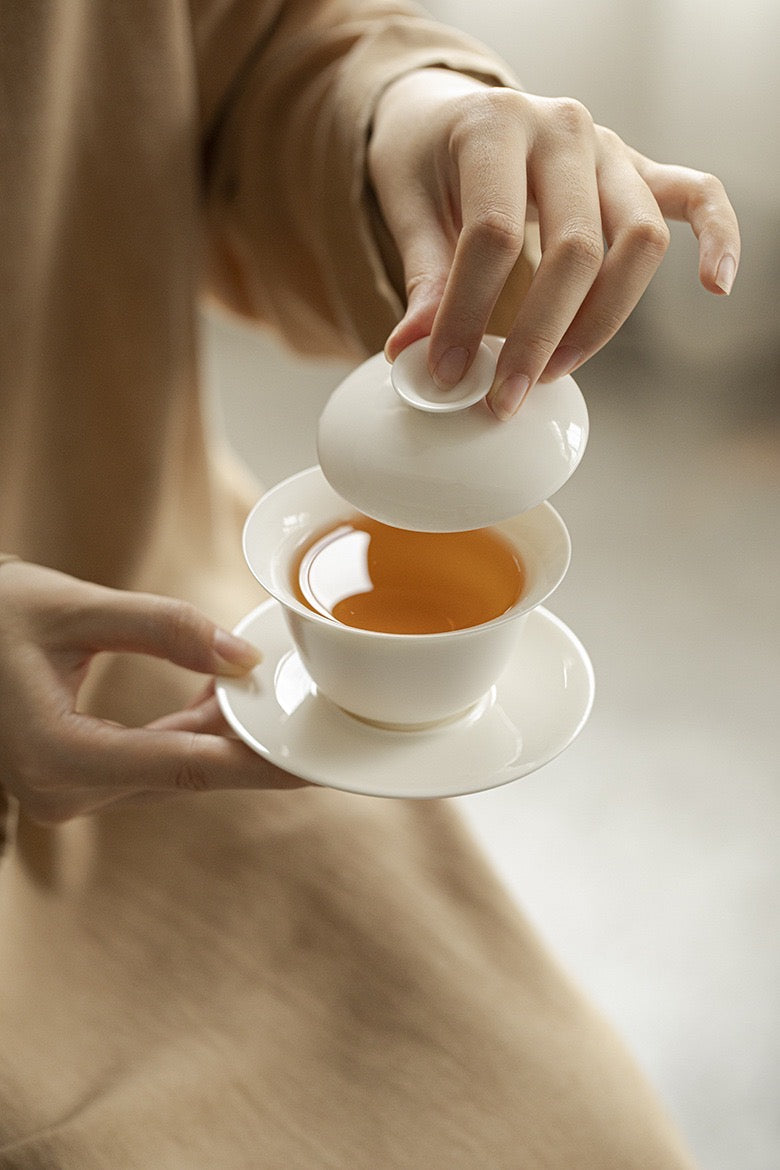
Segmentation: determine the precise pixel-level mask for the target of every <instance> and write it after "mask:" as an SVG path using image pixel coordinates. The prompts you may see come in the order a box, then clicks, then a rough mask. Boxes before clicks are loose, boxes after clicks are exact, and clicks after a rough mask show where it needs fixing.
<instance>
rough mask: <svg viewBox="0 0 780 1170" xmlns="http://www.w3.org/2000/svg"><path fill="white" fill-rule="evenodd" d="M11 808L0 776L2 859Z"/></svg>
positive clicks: (0, 561) (5, 556)
mask: <svg viewBox="0 0 780 1170" xmlns="http://www.w3.org/2000/svg"><path fill="white" fill-rule="evenodd" d="M18 560H19V558H18V557H17V556H15V555H14V554H13V553H3V552H0V568H2V566H3V565H4V564H6V563H7V562H8V561H18ZM10 821H11V806H10V802H9V799H8V795H7V793H6V791H5V788H4V787H3V778H2V776H0V858H2V856H3V853H4V852H5V847H6V844H7V843H8V840H9V838H10V836H11V825H10Z"/></svg>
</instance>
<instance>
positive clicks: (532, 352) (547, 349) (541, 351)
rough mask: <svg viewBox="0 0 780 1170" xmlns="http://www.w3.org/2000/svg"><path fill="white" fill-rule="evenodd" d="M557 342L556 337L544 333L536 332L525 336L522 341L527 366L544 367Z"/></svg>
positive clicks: (540, 368) (533, 367) (539, 368)
mask: <svg viewBox="0 0 780 1170" xmlns="http://www.w3.org/2000/svg"><path fill="white" fill-rule="evenodd" d="M557 344H558V341H557V338H555V337H548V336H547V335H546V334H544V333H538V332H537V333H535V334H532V335H531V336H530V337H529V338H527V340H526V341H525V343H524V349H525V352H526V355H527V359H528V366H529V368H531V369H536V370H542V369H544V367H545V366H546V365H547V362H548V360H549V358H550V355H551V353H552V352H553V350H554V349H555V347H556V345H557Z"/></svg>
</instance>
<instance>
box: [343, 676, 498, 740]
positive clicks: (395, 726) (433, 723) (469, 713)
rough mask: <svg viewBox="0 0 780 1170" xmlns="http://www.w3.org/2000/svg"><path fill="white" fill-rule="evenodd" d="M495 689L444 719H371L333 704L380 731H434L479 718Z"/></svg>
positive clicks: (492, 697) (493, 696) (357, 720)
mask: <svg viewBox="0 0 780 1170" xmlns="http://www.w3.org/2000/svg"><path fill="white" fill-rule="evenodd" d="M495 690H496V688H495V686H493V687H491V688H490V690H489V691H487V693H486V694H484V695H482V697H481V698H479V699H477V700H476V702H474V703H469V705H468V706H467V707H464V708H463V709H462V710H461V711H456V712H455V713H454V714H453V715H446V716H445V717H444V718H443V719H429V720H425V721H422V722H414V723H392V722H389V721H387V720H384V719H369V718H368V717H367V716H365V715H358V714H357V713H356V712H355V711H349V710H348V709H347V708H346V707H341V706H339V704H338V703H333V706H334V707H336V708H337V710H339V711H341V712H342V714H344V715H348V716H349V718H350V719H354V720H356V722H358V723H365V725H366V726H367V727H376V728H378V729H379V730H380V731H401V732H412V731H433V730H438V729H439V728H442V727H449V726H450V725H451V724H453V723H460V722H461V720H464V719H477V718H479V716H480V715H482V713H483V711H484V710H485V709H486V707H488V706H489V705H490V703H491V702H492V701H493V699H494V698H495ZM320 695H321V697H322V698H325V696H324V695H322V692H320ZM328 702H332V700H328Z"/></svg>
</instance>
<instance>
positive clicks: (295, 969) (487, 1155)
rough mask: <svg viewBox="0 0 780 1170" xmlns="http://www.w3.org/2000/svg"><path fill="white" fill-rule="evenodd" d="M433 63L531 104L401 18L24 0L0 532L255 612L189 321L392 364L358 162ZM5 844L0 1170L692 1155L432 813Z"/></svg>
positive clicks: (2, 391) (2, 334)
mask: <svg viewBox="0 0 780 1170" xmlns="http://www.w3.org/2000/svg"><path fill="white" fill-rule="evenodd" d="M422 65H444V66H446V67H449V68H454V69H460V70H465V71H468V72H470V73H472V74H474V75H475V76H478V77H483V78H485V79H487V80H489V81H490V82H491V83H498V84H508V85H512V84H515V82H514V79H513V78H512V77H511V75H510V74H509V72H508V71H507V70H506V69H505V68H504V66H503V65H502V64H501V63H500V62H499V61H497V60H495V59H494V57H493V55H492V54H490V53H489V52H488V51H487V50H486V49H484V48H483V47H482V46H479V45H477V44H475V43H474V42H473V41H472V40H470V39H469V38H468V37H465V36H462V35H461V34H459V33H456V32H452V31H449V30H446V29H443V28H441V27H439V26H437V25H436V24H435V23H433V22H431V20H430V19H429V18H428V17H427V16H426V15H425V14H424V13H422V12H421V11H420V10H416V9H413V8H410V7H407V6H405V5H401V4H397V3H394V2H392V0H388V2H383V0H367V2H365V3H361V2H359V0H290V2H289V3H284V2H283V0H259V2H252V3H250V2H248V0H245V2H238V0H235V2H231V0H200V2H195V3H192V4H191V5H187V4H186V3H184V0H138V2H137V3H135V2H134V3H126V4H119V3H108V2H107V0H89V2H88V0H68V2H67V3H60V4H51V3H46V2H44V0H25V2H24V3H21V4H3V5H2V6H0V174H1V175H2V197H1V198H0V404H1V405H0V548H4V549H6V550H8V551H9V552H11V553H16V554H18V555H19V556H21V557H22V558H25V559H28V560H31V561H35V562H39V563H41V564H45V565H50V566H53V567H56V568H59V569H62V570H64V571H66V572H68V573H72V574H74V575H77V576H81V577H84V578H86V579H88V580H93V581H98V582H102V583H105V584H109V585H113V586H117V587H120V588H128V589H144V590H151V591H154V592H160V593H165V594H170V595H173V596H178V597H182V598H186V599H188V600H189V601H192V602H194V603H195V604H196V605H198V606H200V607H201V608H202V609H203V610H205V611H206V612H207V613H208V614H209V615H210V616H211V617H213V618H214V619H215V620H217V621H220V622H222V623H224V624H226V625H231V624H232V623H233V622H234V621H236V620H237V619H238V618H239V617H240V616H241V615H242V614H244V613H245V612H246V611H248V610H249V609H251V608H253V607H254V606H255V605H256V604H257V603H258V600H259V598H258V593H257V588H256V586H255V584H254V583H253V581H252V580H251V578H250V576H249V574H248V572H247V570H246V569H245V567H244V565H243V562H242V557H241V551H240V529H241V525H242V522H243V518H244V516H245V514H246V511H247V508H248V507H249V505H250V504H251V503H252V502H253V500H254V498H255V497H256V495H257V492H258V490H259V489H258V486H257V485H256V484H255V483H254V482H252V480H251V478H250V477H249V476H248V475H247V473H246V472H245V471H244V470H243V469H242V468H240V467H238V466H237V464H236V463H235V461H234V460H233V459H232V458H231V457H230V456H229V454H228V453H227V452H226V451H225V450H224V449H223V448H222V444H221V442H220V440H219V437H218V436H216V435H215V434H214V433H212V430H211V428H210V426H209V422H208V420H209V417H210V416H209V411H208V408H207V406H204V403H203V402H202V400H201V388H200V381H199V371H198V312H199V304H200V302H201V300H202V298H203V297H204V296H207V295H212V296H217V297H218V298H219V299H220V300H221V301H222V302H223V303H224V304H226V305H227V306H229V307H230V308H232V309H233V310H235V311H237V312H240V313H242V314H245V315H247V316H249V317H251V318H253V319H255V320H257V321H258V322H262V323H264V324H265V325H266V326H267V327H270V328H272V329H274V330H275V331H276V332H277V333H278V334H280V335H281V336H282V337H283V338H284V339H286V341H287V342H289V343H290V344H291V345H294V346H296V347H297V348H298V349H300V350H303V351H307V352H310V353H319V354H334V353H338V354H342V355H345V354H346V355H351V356H354V357H355V358H356V359H357V358H361V357H363V356H365V354H366V353H368V352H372V351H375V350H377V349H379V348H381V346H382V344H383V342H384V340H385V337H386V334H387V332H388V330H389V329H390V327H391V326H392V324H393V322H394V321H395V320H396V319H397V315H398V312H399V309H400V299H399V289H398V278H397V274H388V273H387V272H386V271H385V268H384V267H383V266H382V263H381V261H380V254H379V250H378V247H377V244H376V240H377V238H378V233H380V232H381V230H382V225H381V223H380V222H379V220H378V217H377V212H376V208H375V207H374V206H373V204H372V201H371V196H370V192H369V191H368V190H367V186H366V180H365V173H364V171H365V166H364V154H365V144H366V139H367V135H368V133H369V131H370V123H371V117H372V113H373V110H374V107H375V104H376V101H377V98H378V95H379V94H380V93H381V92H382V90H383V88H384V87H385V86H386V85H387V84H388V83H389V82H390V81H391V80H392V79H393V78H394V77H397V76H399V75H400V74H402V73H403V72H405V71H407V70H409V69H412V68H416V67H418V66H422ZM270 393H274V387H272V386H259V387H258V408H257V420H256V425H257V426H258V427H260V426H262V425H263V408H262V395H263V394H270ZM289 407H290V425H291V426H294V425H295V403H294V402H290V404H289ZM3 571H11V570H10V569H9V568H8V567H7V566H0V572H3ZM261 649H262V648H261ZM201 685H202V680H200V679H196V678H193V677H191V676H190V675H188V674H187V673H186V672H184V671H181V670H179V669H177V668H174V667H173V666H171V665H170V664H166V663H161V662H156V661H150V660H147V659H141V658H138V657H131V656H108V655H105V656H100V657H99V658H98V659H97V660H96V661H95V663H94V664H93V667H92V669H91V672H90V675H89V678H88V680H87V684H86V686H85V690H84V695H83V703H84V706H85V707H86V708H88V709H90V710H92V711H94V712H96V713H98V714H100V715H102V716H105V717H106V718H110V719H116V720H120V721H122V722H125V723H128V724H140V723H143V722H145V721H147V720H149V719H152V718H154V717H156V716H158V715H160V714H162V713H164V712H166V711H171V710H175V709H177V708H178V707H180V706H181V705H182V704H183V703H185V702H186V701H188V700H189V698H191V697H192V695H193V694H194V693H195V692H196V691H197V690H199V689H200V687H201ZM1 700H2V697H1V696H0V701H1ZM6 830H7V833H6V835H7V841H6V845H5V851H4V855H3V857H2V860H0V1168H2V1170H136V1168H137V1170H150V1168H153V1170H206V1168H207V1167H208V1168H209V1170H211V1168H213V1167H220V1168H224V1170H277V1168H280V1167H286V1168H287V1167H289V1168H291V1170H295V1168H299V1170H328V1168H333V1170H383V1168H387V1170H390V1168H404V1170H406V1168H409V1170H412V1168H414V1170H418V1168H420V1167H426V1168H427V1170H439V1168H440V1170H477V1168H479V1170H526V1168H528V1170H574V1168H575V1167H576V1168H577V1170H596V1168H598V1170H608V1168H614V1170H617V1168H620V1170H630V1168H633V1167H636V1168H637V1170H639V1168H640V1167H641V1170H681V1168H682V1167H685V1166H688V1165H689V1164H690V1163H689V1162H688V1160H687V1155H686V1154H685V1153H684V1152H683V1150H682V1149H681V1146H680V1143H679V1140H678V1138H677V1137H676V1135H675V1133H674V1132H673V1129H672V1127H671V1126H670V1124H669V1122H668V1120H667V1118H666V1116H665V1115H664V1113H663V1111H662V1110H661V1108H660V1107H659V1106H658V1104H657V1103H656V1101H655V1099H654V1097H653V1094H652V1093H651V1091H650V1090H649V1089H648V1087H647V1085H646V1084H645V1082H644V1080H643V1078H642V1076H641V1074H640V1073H639V1072H638V1071H637V1069H636V1067H635V1065H634V1063H633V1062H632V1061H631V1059H630V1058H629V1057H628V1056H627V1055H626V1053H625V1052H624V1050H623V1048H622V1045H621V1044H620V1042H619V1041H618V1040H617V1039H616V1038H615V1036H614V1035H613V1033H612V1031H611V1029H610V1028H609V1026H608V1025H607V1024H606V1023H605V1022H604V1021H603V1020H602V1019H601V1018H600V1017H599V1016H598V1015H597V1014H596V1013H594V1012H593V1011H592V1009H591V1008H590V1007H589V1006H588V1005H587V1004H586V1003H585V1002H584V1000H583V999H582V997H581V996H580V994H579V993H578V991H577V990H576V989H575V988H574V987H573V986H572V985H571V984H570V982H569V981H568V980H567V978H566V977H565V976H564V975H563V974H562V973H561V972H560V971H559V970H558V968H557V967H556V965H555V964H554V962H553V961H552V960H551V959H550V957H549V956H548V955H547V953H546V951H545V949H544V947H543V946H542V945H541V944H540V942H539V940H538V939H537V938H536V936H535V934H534V933H533V931H532V930H531V928H530V927H529V925H528V924H527V923H526V921H525V920H524V918H523V916H522V915H521V913H520V912H519V911H518V909H517V908H516V906H515V905H514V904H513V903H512V902H511V901H510V899H509V898H508V896H507V894H506V893H505V892H504V890H503V889H502V887H501V886H500V884H499V882H498V881H497V880H496V878H495V876H494V875H493V874H492V872H491V870H490V869H489V867H488V866H487V865H486V863H485V861H484V859H483V858H482V857H481V855H480V854H479V852H478V850H477V849H476V847H475V845H474V844H473V843H472V841H471V839H470V838H469V836H468V834H467V833H466V831H465V829H464V827H463V825H462V823H461V821H460V819H459V817H458V815H457V813H456V811H455V810H454V808H453V806H452V805H450V804H448V803H446V802H441V801H431V802H419V803H418V802H414V801H392V800H375V799H369V798H364V797H359V796H350V795H347V794H343V793H337V792H333V791H327V790H319V789H315V788H311V789H303V790H299V791H293V792H289V793H261V792H257V793H253V792H241V793H213V794H203V793H200V794H198V793H181V794H175V795H172V796H171V797H170V799H168V800H164V801H161V802H155V803H151V804H144V805H139V806H137V807H133V806H123V807H121V808H120V807H117V808H115V809H113V810H109V811H106V812H103V813H101V814H99V815H95V816H91V817H82V818H78V819H75V820H72V821H70V822H68V823H65V824H62V825H58V826H40V825H37V824H34V823H32V822H31V821H30V820H29V819H27V818H26V817H25V815H24V811H23V810H19V809H18V808H16V807H15V804H14V802H13V800H11V801H10V811H9V815H8V818H7V824H6Z"/></svg>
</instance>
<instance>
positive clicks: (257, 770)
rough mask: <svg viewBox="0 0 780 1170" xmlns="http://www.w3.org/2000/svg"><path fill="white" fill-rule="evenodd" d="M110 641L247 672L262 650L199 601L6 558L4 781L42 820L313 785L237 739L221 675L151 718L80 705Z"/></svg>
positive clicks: (0, 605)
mask: <svg viewBox="0 0 780 1170" xmlns="http://www.w3.org/2000/svg"><path fill="white" fill-rule="evenodd" d="M101 650H117V651H131V652H135V653H139V654H151V655H155V656H156V657H159V658H167V659H169V660H170V661H171V662H174V663H176V664H177V665H178V666H183V667H186V668H187V669H189V670H194V671H200V672H202V673H204V674H212V675H213V674H220V675H236V674H243V673H245V672H246V671H247V670H249V669H250V668H251V667H252V666H253V665H255V664H256V663H257V661H258V654H257V651H256V650H255V649H254V648H253V647H252V646H250V645H249V644H248V643H247V642H244V641H243V640H242V639H239V638H235V637H233V635H231V634H228V633H227V632H226V631H224V630H221V629H219V628H218V627H217V626H215V625H214V624H213V623H212V622H210V621H209V620H208V619H207V618H206V617H204V616H203V615H202V614H200V613H199V612H198V611H197V610H196V609H194V608H193V607H192V606H189V605H187V604H185V603H184V602H179V601H174V600H172V599H170V598H164V597H154V596H151V595H149V594H143V593H129V592H121V591H118V590H113V589H106V588H103V587H102V586H98V585H91V584H87V583H86V582H84V581H78V580H76V579H74V578H72V577H68V576H65V575H64V574H62V573H57V572H54V571H53V570H50V569H44V568H41V567H40V566H37V565H30V564H24V563H22V562H9V563H6V564H3V565H2V566H0V694H2V696H3V701H2V704H1V705H0V779H1V780H2V782H3V783H4V784H5V786H6V787H7V789H8V790H9V791H10V792H11V793H13V795H14V796H16V797H17V799H18V800H19V801H20V804H21V806H22V807H23V808H24V810H25V812H26V813H27V814H28V815H29V816H30V817H32V818H33V819H34V820H37V821H40V822H43V823H47V822H58V821H64V820H67V819H69V818H70V817H74V816H79V815H81V814H83V813H90V812H95V811H96V810H98V809H101V808H104V807H106V806H108V805H111V804H115V803H117V802H119V801H125V800H139V799H148V797H149V794H151V793H157V794H160V793H166V792H173V791H177V790H179V791H180V790H182V789H184V790H195V791H201V790H204V791H205V790H211V789H218V788H291V787H297V786H299V785H301V784H302V783H303V781H300V780H298V779H297V778H296V777H294V776H290V775H288V774H287V773H285V772H282V771H281V770H279V769H278V768H275V767H274V766H273V765H272V764H270V763H268V762H267V761H265V760H263V759H261V758H260V757H259V756H258V755H256V754H255V753H254V752H252V751H251V750H250V749H249V748H248V747H246V746H245V745H244V744H242V743H240V742H239V741H238V740H236V739H232V738H229V737H228V729H227V726H226V724H225V723H224V721H223V719H222V717H221V715H220V714H219V708H218V706H217V702H216V699H215V697H214V694H213V684H212V686H211V687H210V688H208V689H207V692H206V694H205V695H204V696H203V697H202V699H201V700H199V701H197V702H196V703H195V704H194V705H193V706H192V707H190V708H188V709H187V710H185V711H181V712H177V713H175V714H173V715H168V716H166V717H165V718H163V719H160V720H157V721H156V722H155V723H151V724H149V725H148V726H147V727H144V728H128V727H123V726H120V725H118V724H115V723H109V722H106V721H105V720H101V719H96V718H93V717H92V716H89V715H85V714H83V713H80V712H78V711H77V710H76V699H77V696H78V692H79V688H80V686H81V684H82V682H83V680H84V677H85V675H86V671H87V667H88V665H89V662H90V660H91V659H92V657H93V656H94V655H95V654H96V653H98V652H99V651H101Z"/></svg>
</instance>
